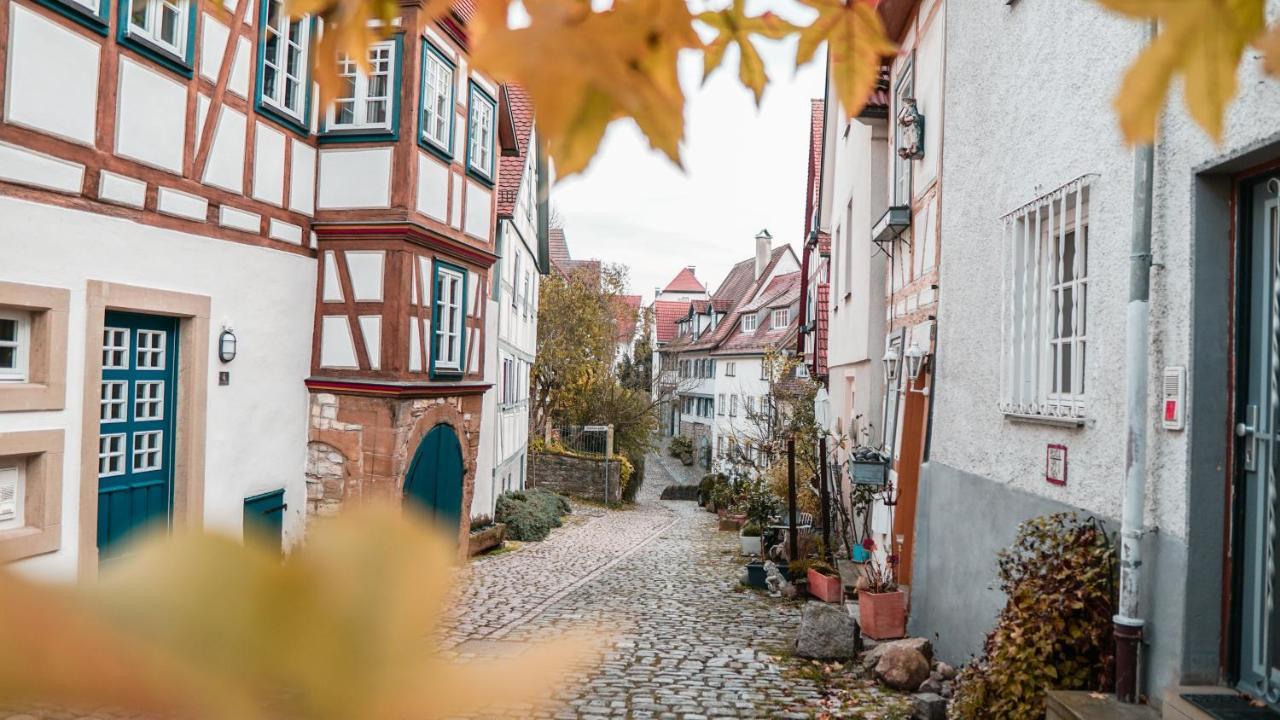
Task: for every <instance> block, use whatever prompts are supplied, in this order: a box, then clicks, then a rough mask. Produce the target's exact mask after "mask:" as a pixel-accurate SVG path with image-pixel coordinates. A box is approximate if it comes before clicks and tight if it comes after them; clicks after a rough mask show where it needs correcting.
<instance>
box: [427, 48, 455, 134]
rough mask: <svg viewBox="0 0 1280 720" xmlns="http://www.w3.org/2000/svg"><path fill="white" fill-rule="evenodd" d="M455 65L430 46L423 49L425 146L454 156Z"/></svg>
mask: <svg viewBox="0 0 1280 720" xmlns="http://www.w3.org/2000/svg"><path fill="white" fill-rule="evenodd" d="M453 77H454V66H453V63H452V62H450V61H449V60H448V59H446V58H445V56H444V55H442V54H440V52H439V51H437V50H436V49H435V48H433V47H431V46H430V45H428V44H424V45H423V49H422V117H421V123H422V127H421V130H420V133H419V134H420V137H421V139H422V142H423V144H424V145H427V146H428V147H434V148H435V149H437V150H440V151H442V152H444V153H446V154H451V153H452V152H453V133H452V132H451V130H452V128H453V114H454V113H453V88H454V81H453Z"/></svg>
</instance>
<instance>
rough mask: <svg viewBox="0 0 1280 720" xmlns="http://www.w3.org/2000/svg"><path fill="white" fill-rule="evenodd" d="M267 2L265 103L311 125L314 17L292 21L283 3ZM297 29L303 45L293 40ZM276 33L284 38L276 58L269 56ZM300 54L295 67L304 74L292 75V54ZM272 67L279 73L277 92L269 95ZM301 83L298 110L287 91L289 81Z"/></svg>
mask: <svg viewBox="0 0 1280 720" xmlns="http://www.w3.org/2000/svg"><path fill="white" fill-rule="evenodd" d="M262 2H265V3H267V7H266V12H265V15H264V19H263V23H262V37H261V38H260V40H259V41H260V42H261V43H262V68H261V70H262V87H261V88H259V92H260V93H261V98H262V103H263V104H264V105H266V106H268V107H270V108H271V109H273V110H275V111H277V112H280V113H283V114H284V115H286V116H288V117H290V118H292V119H294V120H296V121H298V122H300V123H302V124H303V125H307V124H308V122H307V117H306V111H307V98H308V96H309V95H310V94H311V81H310V80H309V79H308V78H307V68H308V67H309V65H308V62H309V60H308V58H307V48H308V45H309V44H310V38H309V37H308V35H309V34H310V29H311V17H310V16H307V17H301V18H296V19H295V18H290V17H289V14H288V13H286V12H285V10H284V2H283V0H262ZM272 6H278V12H277V13H276V19H277V24H276V25H272V24H271V10H272ZM294 30H296V31H297V34H298V37H299V39H300V41H299V42H294V41H293V40H291V39H290V37H291V33H292V32H293V31H294ZM271 33H274V34H275V35H277V36H278V37H279V38H280V41H279V42H278V43H276V52H275V57H271V56H269V54H268V50H269V45H268V42H267V38H268V34H271ZM291 50H293V51H296V52H297V53H298V54H297V63H295V64H294V67H295V68H297V69H298V72H300V73H301V74H300V75H290V74H289V73H288V68H289V55H290V51H291ZM268 68H270V70H272V71H274V72H275V73H276V82H275V90H274V92H272V93H271V94H268V93H267V81H266V78H267V72H268ZM290 79H293V80H295V81H297V88H298V93H297V96H296V98H295V100H296V105H297V107H291V106H290V104H289V98H288V97H287V95H286V93H287V90H286V88H287V87H288V85H289V80H290Z"/></svg>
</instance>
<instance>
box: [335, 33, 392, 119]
mask: <svg viewBox="0 0 1280 720" xmlns="http://www.w3.org/2000/svg"><path fill="white" fill-rule="evenodd" d="M337 62H338V78H339V81H340V89H339V91H338V97H337V98H336V99H335V100H334V101H333V105H332V106H331V107H330V108H329V118H328V125H327V129H328V130H337V131H349V130H391V122H392V107H391V106H392V102H391V93H392V88H394V87H395V82H396V78H395V70H396V43H395V41H394V40H387V41H384V42H380V43H375V44H374V45H371V46H370V47H369V62H368V65H367V66H366V69H365V70H361V69H360V64H359V63H357V62H356V60H355V58H352V57H351V56H350V55H346V54H341V55H339V56H338V61H337Z"/></svg>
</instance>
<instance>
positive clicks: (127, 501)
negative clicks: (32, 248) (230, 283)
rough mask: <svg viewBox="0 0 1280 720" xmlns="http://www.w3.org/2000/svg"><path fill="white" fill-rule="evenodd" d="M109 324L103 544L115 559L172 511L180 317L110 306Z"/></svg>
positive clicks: (102, 417) (103, 551) (104, 554)
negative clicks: (130, 540) (133, 539)
mask: <svg viewBox="0 0 1280 720" xmlns="http://www.w3.org/2000/svg"><path fill="white" fill-rule="evenodd" d="M104 326H105V328H106V329H105V330H104V333H103V367H102V382H103V385H104V387H103V389H102V397H103V398H107V397H108V396H109V397H110V398H111V399H112V402H111V403H110V407H107V405H108V404H107V402H106V401H105V400H104V403H103V405H102V406H100V408H99V423H100V424H99V434H100V441H99V475H98V494H99V498H98V551H99V557H100V558H101V559H103V560H109V559H111V558H113V557H116V556H118V555H119V553H120V548H121V547H122V541H124V540H125V539H126V538H128V537H132V536H135V535H137V534H138V533H141V532H145V531H147V530H152V529H154V528H167V527H168V526H169V521H170V518H171V517H172V509H173V443H174V418H175V417H176V414H177V409H178V408H177V382H176V379H177V367H178V322H177V320H175V319H174V318H167V317H159V316H155V315H141V314H136V313H124V312H116V311H109V312H107V313H106V317H105V323H104ZM108 385H110V386H112V387H111V388H110V389H109V388H108V387H106V386H108ZM88 411H90V412H92V409H89V410H88ZM104 456H105V457H104Z"/></svg>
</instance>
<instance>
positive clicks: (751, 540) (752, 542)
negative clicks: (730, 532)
mask: <svg viewBox="0 0 1280 720" xmlns="http://www.w3.org/2000/svg"><path fill="white" fill-rule="evenodd" d="M738 540H740V541H741V542H742V554H743V555H759V554H760V536H759V535H739V536H738Z"/></svg>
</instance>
